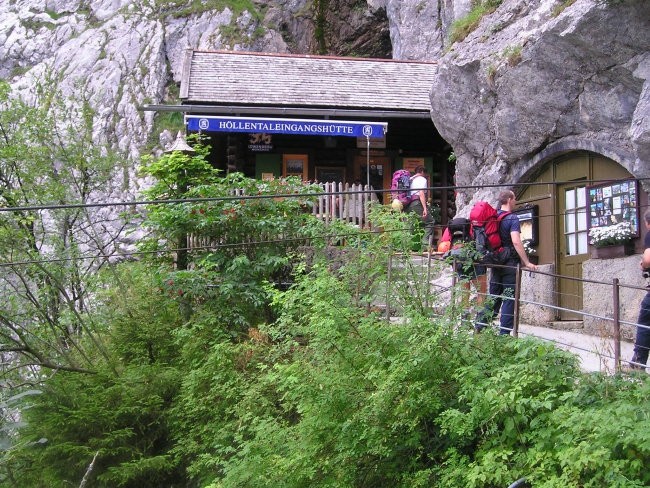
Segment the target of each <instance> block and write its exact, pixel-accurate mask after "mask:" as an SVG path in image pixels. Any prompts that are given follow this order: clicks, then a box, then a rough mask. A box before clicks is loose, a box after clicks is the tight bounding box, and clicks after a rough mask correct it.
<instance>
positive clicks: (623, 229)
mask: <svg viewBox="0 0 650 488" xmlns="http://www.w3.org/2000/svg"><path fill="white" fill-rule="evenodd" d="M634 237H636V232H635V231H634V228H633V227H632V224H630V223H629V222H619V223H618V224H614V225H608V226H605V227H592V228H591V229H589V244H591V245H592V246H596V247H603V246H615V245H617V244H623V243H625V242H628V241H630V240H631V239H633V238H634Z"/></svg>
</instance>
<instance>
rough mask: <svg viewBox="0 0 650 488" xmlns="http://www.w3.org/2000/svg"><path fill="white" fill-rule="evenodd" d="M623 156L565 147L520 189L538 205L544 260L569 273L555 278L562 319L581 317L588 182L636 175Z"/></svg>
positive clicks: (558, 314)
mask: <svg viewBox="0 0 650 488" xmlns="http://www.w3.org/2000/svg"><path fill="white" fill-rule="evenodd" d="M632 177H633V176H632V174H631V173H630V172H629V171H628V170H627V169H626V168H624V167H623V166H622V165H621V164H619V163H618V162H617V161H615V160H613V159H611V158H609V157H605V156H603V155H602V154H598V153H594V152H591V151H571V152H567V151H562V152H558V153H556V154H555V157H552V158H549V159H548V160H547V161H545V162H544V163H543V164H542V165H541V166H540V167H539V169H538V170H537V172H536V173H535V175H534V176H533V177H532V178H530V180H529V182H530V183H534V184H531V185H529V186H526V187H523V188H522V189H521V191H520V192H519V195H518V200H519V201H520V203H523V204H529V205H537V206H538V215H539V221H538V222H539V236H540V239H539V245H538V253H539V259H540V263H541V264H553V265H554V269H555V273H556V274H558V275H562V276H565V277H566V278H559V279H557V280H556V283H555V284H554V289H553V292H552V295H553V297H552V302H553V303H554V305H556V306H557V307H558V309H557V312H556V314H555V315H556V317H555V318H556V319H559V320H581V318H582V317H581V315H580V314H577V313H573V312H571V310H582V309H583V303H582V297H583V292H582V283H581V282H580V281H578V280H580V279H581V278H582V265H583V263H584V261H586V260H587V259H589V255H588V245H587V243H588V237H587V213H586V188H587V186H589V185H590V183H591V182H592V181H594V180H608V179H622V178H632Z"/></svg>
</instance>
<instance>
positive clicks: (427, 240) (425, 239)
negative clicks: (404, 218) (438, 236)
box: [406, 200, 435, 251]
mask: <svg viewBox="0 0 650 488" xmlns="http://www.w3.org/2000/svg"><path fill="white" fill-rule="evenodd" d="M406 211H407V212H415V213H416V214H418V215H419V216H420V218H421V221H422V225H423V227H424V235H423V236H422V250H423V251H428V250H429V246H430V245H431V242H432V239H433V228H434V224H435V222H434V221H433V217H432V216H431V209H430V208H428V207H427V216H426V217H422V214H423V213H424V208H423V207H422V202H420V200H413V201H412V202H411V203H409V204H408V207H406Z"/></svg>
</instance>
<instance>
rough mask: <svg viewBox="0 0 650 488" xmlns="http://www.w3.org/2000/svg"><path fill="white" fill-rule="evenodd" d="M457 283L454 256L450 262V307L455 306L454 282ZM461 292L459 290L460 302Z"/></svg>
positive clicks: (453, 307)
mask: <svg viewBox="0 0 650 488" xmlns="http://www.w3.org/2000/svg"><path fill="white" fill-rule="evenodd" d="M457 283H458V274H457V273H456V258H455V257H454V259H453V261H452V263H451V307H452V309H455V308H456V295H457V290H456V284H457ZM462 300H463V299H462V292H461V303H462Z"/></svg>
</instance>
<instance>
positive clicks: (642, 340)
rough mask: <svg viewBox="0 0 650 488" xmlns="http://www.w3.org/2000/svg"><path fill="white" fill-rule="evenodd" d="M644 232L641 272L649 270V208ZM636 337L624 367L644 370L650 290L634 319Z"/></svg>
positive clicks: (649, 336)
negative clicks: (629, 357) (630, 357)
mask: <svg viewBox="0 0 650 488" xmlns="http://www.w3.org/2000/svg"><path fill="white" fill-rule="evenodd" d="M643 222H644V223H645V228H646V234H645V238H644V240H643V247H644V251H643V256H642V257H641V269H642V270H643V273H644V274H645V273H648V272H650V232H648V231H649V230H650V210H646V211H645V213H644V214H643ZM636 322H637V325H636V337H635V338H634V353H633V354H632V360H631V361H630V364H629V366H628V367H626V368H625V369H638V370H645V368H646V364H647V363H648V351H650V291H648V293H646V295H645V297H644V298H643V300H642V301H641V310H640V311H639V318H638V320H637V321H636Z"/></svg>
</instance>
